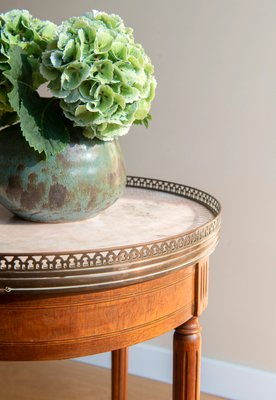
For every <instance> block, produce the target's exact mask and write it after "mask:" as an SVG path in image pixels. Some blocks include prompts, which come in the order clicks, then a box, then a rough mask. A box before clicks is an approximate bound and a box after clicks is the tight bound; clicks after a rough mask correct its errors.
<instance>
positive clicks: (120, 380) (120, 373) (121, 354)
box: [112, 348, 128, 400]
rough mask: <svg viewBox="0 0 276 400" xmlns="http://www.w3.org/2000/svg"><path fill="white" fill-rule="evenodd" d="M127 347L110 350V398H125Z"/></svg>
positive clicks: (114, 399) (117, 399)
mask: <svg viewBox="0 0 276 400" xmlns="http://www.w3.org/2000/svg"><path fill="white" fill-rule="evenodd" d="M127 375H128V349H127V348H126V349H119V350H114V351H112V400H127Z"/></svg>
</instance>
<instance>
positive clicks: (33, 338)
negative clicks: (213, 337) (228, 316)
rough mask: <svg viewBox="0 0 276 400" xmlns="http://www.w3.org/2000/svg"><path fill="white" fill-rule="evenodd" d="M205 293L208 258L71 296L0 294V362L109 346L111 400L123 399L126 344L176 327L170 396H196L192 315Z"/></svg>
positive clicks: (196, 339) (185, 399)
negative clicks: (146, 278)
mask: <svg viewBox="0 0 276 400" xmlns="http://www.w3.org/2000/svg"><path fill="white" fill-rule="evenodd" d="M207 298H208V259H207V258H205V259H203V260H202V261H199V262H197V263H196V264H194V265H190V266H189V267H185V268H183V269H177V270H176V271H172V272H170V273H168V274H167V275H165V276H162V277H159V278H156V279H152V280H149V281H146V282H143V283H137V284H135V285H129V286H124V287H121V288H117V289H109V290H103V291H99V292H91V293H82V294H70V295H69V294H68V295H57V294H56V295H51V296H50V295H48V296H47V295H44V296H37V295H36V296H31V295H24V296H23V295H22V296H20V295H16V296H14V295H12V294H11V295H6V296H3V297H1V299H0V300H1V301H0V319H1V325H0V360H2V361H35V360H37V361H38V360H56V359H65V358H75V357H80V356H85V355H91V354H95V353H101V352H106V351H113V372H112V377H113V378H112V382H113V383H112V400H126V399H127V350H126V348H127V347H128V346H131V345H133V344H136V343H140V342H143V341H145V340H148V339H150V338H153V337H156V336H158V335H161V334H163V333H165V332H167V331H170V330H172V329H174V328H175V327H177V326H178V327H179V328H177V329H176V332H175V336H174V384H173V400H199V366H200V333H199V325H198V322H197V318H196V317H197V316H198V315H200V314H201V312H202V311H203V310H204V308H205V307H206V306H207ZM193 317H194V318H193ZM187 321H188V322H187Z"/></svg>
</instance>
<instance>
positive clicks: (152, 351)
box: [76, 344, 276, 400]
mask: <svg viewBox="0 0 276 400" xmlns="http://www.w3.org/2000/svg"><path fill="white" fill-rule="evenodd" d="M76 361H80V362H85V363H88V364H92V365H96V366H99V367H104V368H110V365H111V356H110V353H103V354H97V355H95V356H89V357H82V358H78V359H76ZM129 373H130V374H133V375H137V376H142V377H145V378H149V379H154V380H157V381H162V382H166V383H171V382H172V352H171V351H170V350H168V349H164V348H162V347H158V346H152V345H150V344H138V345H136V346H133V347H131V348H130V354H129ZM201 390H202V391H203V392H205V393H210V394H213V395H216V396H222V397H225V398H226V399H231V400H276V374H274V373H271V372H266V371H262V370H257V369H253V368H248V367H244V366H240V365H236V364H231V363H227V362H223V361H218V360H213V359H210V358H205V357H203V358H202V368H201Z"/></svg>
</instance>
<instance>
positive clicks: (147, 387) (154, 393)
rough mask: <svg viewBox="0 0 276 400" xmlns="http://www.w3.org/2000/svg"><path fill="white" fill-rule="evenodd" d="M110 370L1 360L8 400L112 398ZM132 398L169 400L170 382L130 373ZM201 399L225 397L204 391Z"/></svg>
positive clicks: (74, 364) (0, 373) (1, 383)
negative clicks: (166, 382)
mask: <svg viewBox="0 0 276 400" xmlns="http://www.w3.org/2000/svg"><path fill="white" fill-rule="evenodd" d="M110 377H111V374H110V371H109V370H106V369H102V368H96V367H92V366H90V365H87V364H83V363H79V362H74V361H49V362H9V363H6V362H0V388H1V398H3V399H5V400H38V399H39V400H49V399H53V400H76V399H81V400H109V399H110V390H111V389H110V386H111V378H110ZM129 399H130V400H143V399H147V400H170V399H171V385H168V384H165V383H161V382H157V381H152V380H148V379H144V378H139V377H136V376H133V375H130V376H129ZM201 400H223V399H222V398H219V397H214V396H211V395H207V394H201Z"/></svg>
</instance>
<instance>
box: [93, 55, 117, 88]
mask: <svg viewBox="0 0 276 400" xmlns="http://www.w3.org/2000/svg"><path fill="white" fill-rule="evenodd" d="M92 72H93V76H94V77H95V78H97V79H98V80H99V81H100V82H101V83H109V82H111V81H112V79H113V64H112V62H111V61H110V60H104V61H96V62H95V63H94V65H93V69H92Z"/></svg>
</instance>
